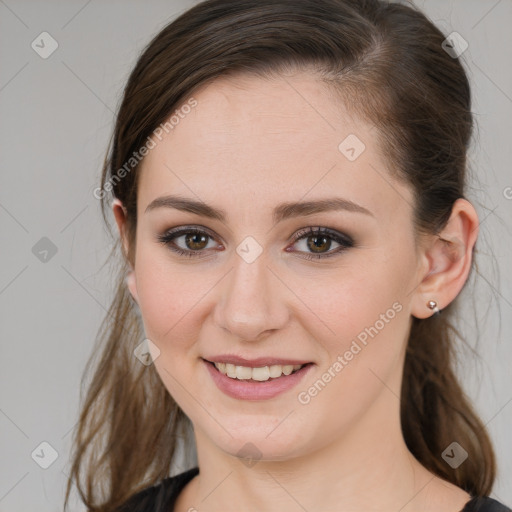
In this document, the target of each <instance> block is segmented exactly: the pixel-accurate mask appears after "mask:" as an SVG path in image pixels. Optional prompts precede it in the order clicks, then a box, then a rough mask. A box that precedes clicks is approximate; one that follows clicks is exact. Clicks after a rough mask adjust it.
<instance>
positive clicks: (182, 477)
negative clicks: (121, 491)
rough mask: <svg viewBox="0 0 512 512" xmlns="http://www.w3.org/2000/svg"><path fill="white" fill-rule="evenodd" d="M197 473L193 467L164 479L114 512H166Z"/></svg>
mask: <svg viewBox="0 0 512 512" xmlns="http://www.w3.org/2000/svg"><path fill="white" fill-rule="evenodd" d="M198 473H199V468H197V467H194V468H192V469H189V470H187V471H184V472H183V473H180V474H178V475H175V476H172V477H168V478H165V479H164V480H162V481H161V482H160V483H159V484H156V485H153V486H151V487H147V488H146V489H143V490H142V491H139V492H138V493H137V494H134V495H133V496H131V497H130V498H129V499H128V501H126V502H125V503H124V504H123V505H122V506H121V507H119V508H118V509H116V512H168V511H169V510H172V507H173V506H174V502H175V501H176V498H177V497H178V494H179V493H180V491H181V490H182V489H183V487H185V485H186V484H187V482H189V481H190V480H192V478H194V477H195V476H196V475H197V474H198Z"/></svg>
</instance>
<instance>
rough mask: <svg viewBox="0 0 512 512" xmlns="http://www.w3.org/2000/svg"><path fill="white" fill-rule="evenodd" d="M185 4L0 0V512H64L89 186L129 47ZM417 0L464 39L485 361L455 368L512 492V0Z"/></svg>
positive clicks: (470, 323)
mask: <svg viewBox="0 0 512 512" xmlns="http://www.w3.org/2000/svg"><path fill="white" fill-rule="evenodd" d="M195 3H196V2H192V1H184V0H179V1H178V0H167V1H162V0H159V1H151V2H149V3H143V2H141V1H138V2H137V1H133V0H131V1H126V0H123V1H120V0H117V1H108V2H105V1H104V2H100V1H99V0H92V1H91V0H89V1H75V0H73V1H66V2H64V1H62V2H56V1H45V2H37V1H22V0H0V120H1V121H0V141H1V143H0V148H1V149H0V151H1V157H0V162H1V164H0V165H1V174H0V175H1V182H0V229H1V231H0V232H1V240H2V241H1V244H2V245H1V252H0V254H1V257H2V264H1V265H0V312H1V320H0V334H1V357H0V365H1V381H0V432H1V439H0V512H7V511H9V512H22V511H26V510H36V509H37V510H39V511H40V512H46V511H58V510H61V509H62V503H63V496H64V489H65V482H66V476H65V475H66V471H67V470H68V467H69V462H68V455H69V449H70V441H71V429H72V428H73V426H74V424H75V422H76V420H77V414H78V398H79V384H80V377H81V374H82V371H83V369H84V365H85V362H86V360H87V358H88V356H89V354H90V351H91V348H92V345H93V341H94V338H95V335H96V331H97V328H98V326H99V324H100V321H101V319H102V318H103V315H104V314H105V309H106V308H107V306H108V304H109V300H110V297H111V292H112V290H111V284H112V283H111V278H110V276H109V272H108V269H109V267H108V266H107V267H103V268H102V264H103V263H104V261H105V258H106V256H107V254H108V252H109V250H110V247H111V242H110V240H109V238H108V237H107V236H106V232H105V229H104V227H103V224H102V220H101V218H100V212H99V203H98V201H97V200H96V199H95V198H94V197H93V195H92V191H93V189H94V188H95V187H96V186H97V185H98V179H99V175H100V168H101V164H102V161H103V156H104V152H105V150H106V146H107V141H108V138H109V136H110V132H111V129H112V122H113V113H114V112H115V111H116V108H117V105H118V102H119V99H120V95H121V91H122V87H123V85H124V81H125V80H126V78H127V74H128V73H129V71H130V69H131V67H132V66H133V64H134V63H135V59H136V57H137V55H138V54H139V52H140V51H141V49H142V48H143V46H144V45H145V44H146V43H147V42H148V41H149V39H150V37H152V36H153V35H154V34H155V33H156V32H157V31H158V30H159V29H161V28H162V27H163V26H164V25H165V24H167V23H168V22H169V21H170V20H171V19H173V18H174V17H175V16H176V15H178V14H180V13H181V12H183V11H184V10H186V9H187V8H189V7H190V6H192V5H193V4H195ZM416 3H417V5H419V6H420V7H422V8H423V9H424V11H425V12H426V13H427V15H429V16H430V17H431V19H433V21H435V22H436V23H437V25H438V26H439V27H440V28H441V29H442V30H443V31H444V33H445V34H449V33H450V32H452V31H454V30H455V31H457V32H459V33H460V34H461V35H462V36H463V37H464V39H465V40H466V41H467V42H468V43H469V48H468V49H467V51H466V52H465V53H464V54H463V61H464V62H465V64H466V67H467V69H468V73H469V75H470V79H471V82H472V86H473V94H474V106H473V111H474V113H475V117H476V121H477V123H478V129H477V133H476V136H475V141H474V145H473V148H472V151H471V155H470V156H471V159H470V164H471V169H472V174H473V180H472V184H471V185H472V186H471V189H470V193H469V198H470V199H471V200H473V202H474V204H475V206H476V207H477V210H478V212H479V215H480V220H481V223H482V224H481V235H480V238H479V242H478V248H479V256H478V261H479V266H480V272H481V275H480V276H479V275H474V277H473V278H472V284H473V285H474V286H473V287H472V288H471V290H470V292H466V290H465V291H464V294H465V295H466V298H467V299H471V298H473V299H474V300H475V301H476V305H477V307H478V314H477V315H476V316H477V317H478V319H479V320H480V328H481V336H480V339H479V341H478V344H476V339H477V336H476V331H475V327H474V315H473V313H472V312H471V310H468V311H467V312H466V314H465V316H464V318H463V319H462V320H461V322H460V328H461V330H462V331H463V332H464V333H465V334H466V335H467V339H468V342H469V344H470V345H472V346H476V347H477V351H478V353H479V355H480V358H479V359H475V358H474V357H472V356H470V355H468V351H466V352H464V353H463V354H462V355H463V361H462V364H461V367H460V374H461V376H462V378H463V379H464V383H465V386H466V389H467V391H468V394H469V395H470V396H471V398H472V399H473V400H474V401H475V404H476V407H477V409H478V411H479V412H480V414H481V416H482V418H483V419H484V421H485V423H487V425H488V427H489V430H490V432H491V435H492V437H493V440H494V442H495V446H496V451H497V454H498V463H499V474H498V481H497V485H496V487H495V492H494V493H493V497H495V498H496V499H499V500H502V501H504V502H506V503H508V504H509V505H511V504H512V436H510V432H511V425H512V403H511V401H512V382H511V371H510V364H511V362H512V357H511V356H512V346H511V343H510V341H511V335H510V331H511V328H512V323H511V318H512V276H511V272H510V261H511V260H510V254H511V252H512V251H511V249H512V242H511V240H512V237H511V232H510V228H511V220H512V215H511V214H512V199H511V197H512V189H511V188H507V187H512V173H511V167H510V162H511V156H512V154H511V146H512V144H511V140H510V139H511V134H512V72H511V68H510V57H511V55H510V49H511V48H512V31H511V30H510V26H511V24H512V1H511V0H501V1H497V0H489V1H486V0H472V1H469V0H458V1H454V0H450V1H445V0H425V1H418V2H416ZM44 31H46V32H49V33H50V34H51V36H52V37H53V38H54V39H55V40H56V41H57V42H58V45H59V46H58V48H57V50H56V51H55V52H54V53H53V54H52V55H51V56H50V57H48V58H47V59H43V58H41V57H40V56H39V55H38V53H36V51H34V50H33V49H32V47H31V43H32V41H34V40H36V38H37V37H38V36H39V34H41V33H42V32H44ZM36 42H37V40H36ZM45 46H46V48H48V46H47V45H45ZM507 197H508V198H507ZM42 237H47V238H48V239H50V240H51V242H52V243H53V244H54V245H55V247H56V249H57V252H56V254H55V255H53V256H52V253H51V252H50V253H48V255H47V260H48V261H46V262H43V261H40V259H39V258H38V257H36V254H34V253H33V247H34V246H35V245H36V244H37V243H38V242H39V241H40V239H41V238H42ZM39 243H44V242H39ZM36 247H38V246H36ZM35 252H36V253H37V251H35ZM492 254H494V257H493V256H492ZM39 256H40V257H42V256H43V255H42V254H39ZM506 263H508V265H506ZM500 319H501V320H500ZM42 442H47V443H49V444H50V445H51V446H52V447H53V448H54V449H55V450H56V452H57V453H58V457H57V459H56V460H55V461H54V462H53V464H51V465H50V466H49V467H48V468H47V469H43V468H41V467H40V466H39V465H38V464H37V463H36V462H35V460H34V459H33V458H32V456H31V454H32V453H33V452H34V450H36V448H37V449H38V450H36V453H39V454H41V453H42V452H41V448H40V443H42ZM38 447H39V448H38ZM43 453H45V455H44V457H47V455H48V453H50V452H49V450H48V449H46V451H45V450H44V446H43ZM44 457H43V456H40V458H39V460H40V461H41V460H42V459H44ZM34 458H37V457H35V456H34ZM48 460H49V459H48ZM73 503H74V505H73V508H72V510H77V511H78V510H83V507H81V506H80V505H79V504H78V502H77V501H76V500H73V501H72V504H73Z"/></svg>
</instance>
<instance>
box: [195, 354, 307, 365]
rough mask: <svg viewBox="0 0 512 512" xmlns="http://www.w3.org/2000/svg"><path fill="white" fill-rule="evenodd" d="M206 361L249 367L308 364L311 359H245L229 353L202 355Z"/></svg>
mask: <svg viewBox="0 0 512 512" xmlns="http://www.w3.org/2000/svg"><path fill="white" fill-rule="evenodd" d="M203 359H206V360H207V361H210V362H212V363H230V364H234V365H236V366H250V367H251V368H261V367H263V366H272V365H273V364H280V365H283V366H284V365H289V364H291V365H297V364H308V363H311V361H304V360H298V359H279V358H278V357H257V358H256V359H245V357H239V356H235V355H230V354H220V355H218V356H211V357H204V358H203Z"/></svg>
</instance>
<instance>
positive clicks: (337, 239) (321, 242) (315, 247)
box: [286, 227, 354, 260]
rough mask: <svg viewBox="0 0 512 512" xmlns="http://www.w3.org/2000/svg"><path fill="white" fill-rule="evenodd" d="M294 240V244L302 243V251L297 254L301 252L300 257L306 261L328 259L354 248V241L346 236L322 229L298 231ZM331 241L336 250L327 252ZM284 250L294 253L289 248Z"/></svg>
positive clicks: (314, 228) (312, 228)
mask: <svg viewBox="0 0 512 512" xmlns="http://www.w3.org/2000/svg"><path fill="white" fill-rule="evenodd" d="M294 240H295V242H294V244H296V243H297V242H304V244H303V250H301V251H299V252H303V253H304V254H303V255H302V256H301V257H302V258H305V259H308V260H311V259H321V258H329V257H331V256H335V255H336V254H339V253H341V252H343V251H345V250H346V249H348V248H350V247H353V246H354V241H353V240H352V238H350V237H349V236H348V235H345V234H342V233H339V232H337V231H333V230H331V229H328V228H322V227H308V228H305V229H303V230H300V231H299V232H297V233H296V234H295V236H294ZM333 241H334V243H337V244H338V245H339V247H338V248H337V249H336V250H329V249H331V246H332V242H333ZM286 250H287V251H288V252H295V251H290V249H289V248H287V249H286ZM308 251H311V252H308Z"/></svg>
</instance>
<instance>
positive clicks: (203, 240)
mask: <svg viewBox="0 0 512 512" xmlns="http://www.w3.org/2000/svg"><path fill="white" fill-rule="evenodd" d="M209 238H210V237H209V236H208V235H205V234H198V233H189V234H188V235H186V236H185V245H186V246H187V248H188V249H191V250H192V251H198V250H201V249H204V248H205V247H206V246H207V245H208V239H209Z"/></svg>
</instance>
